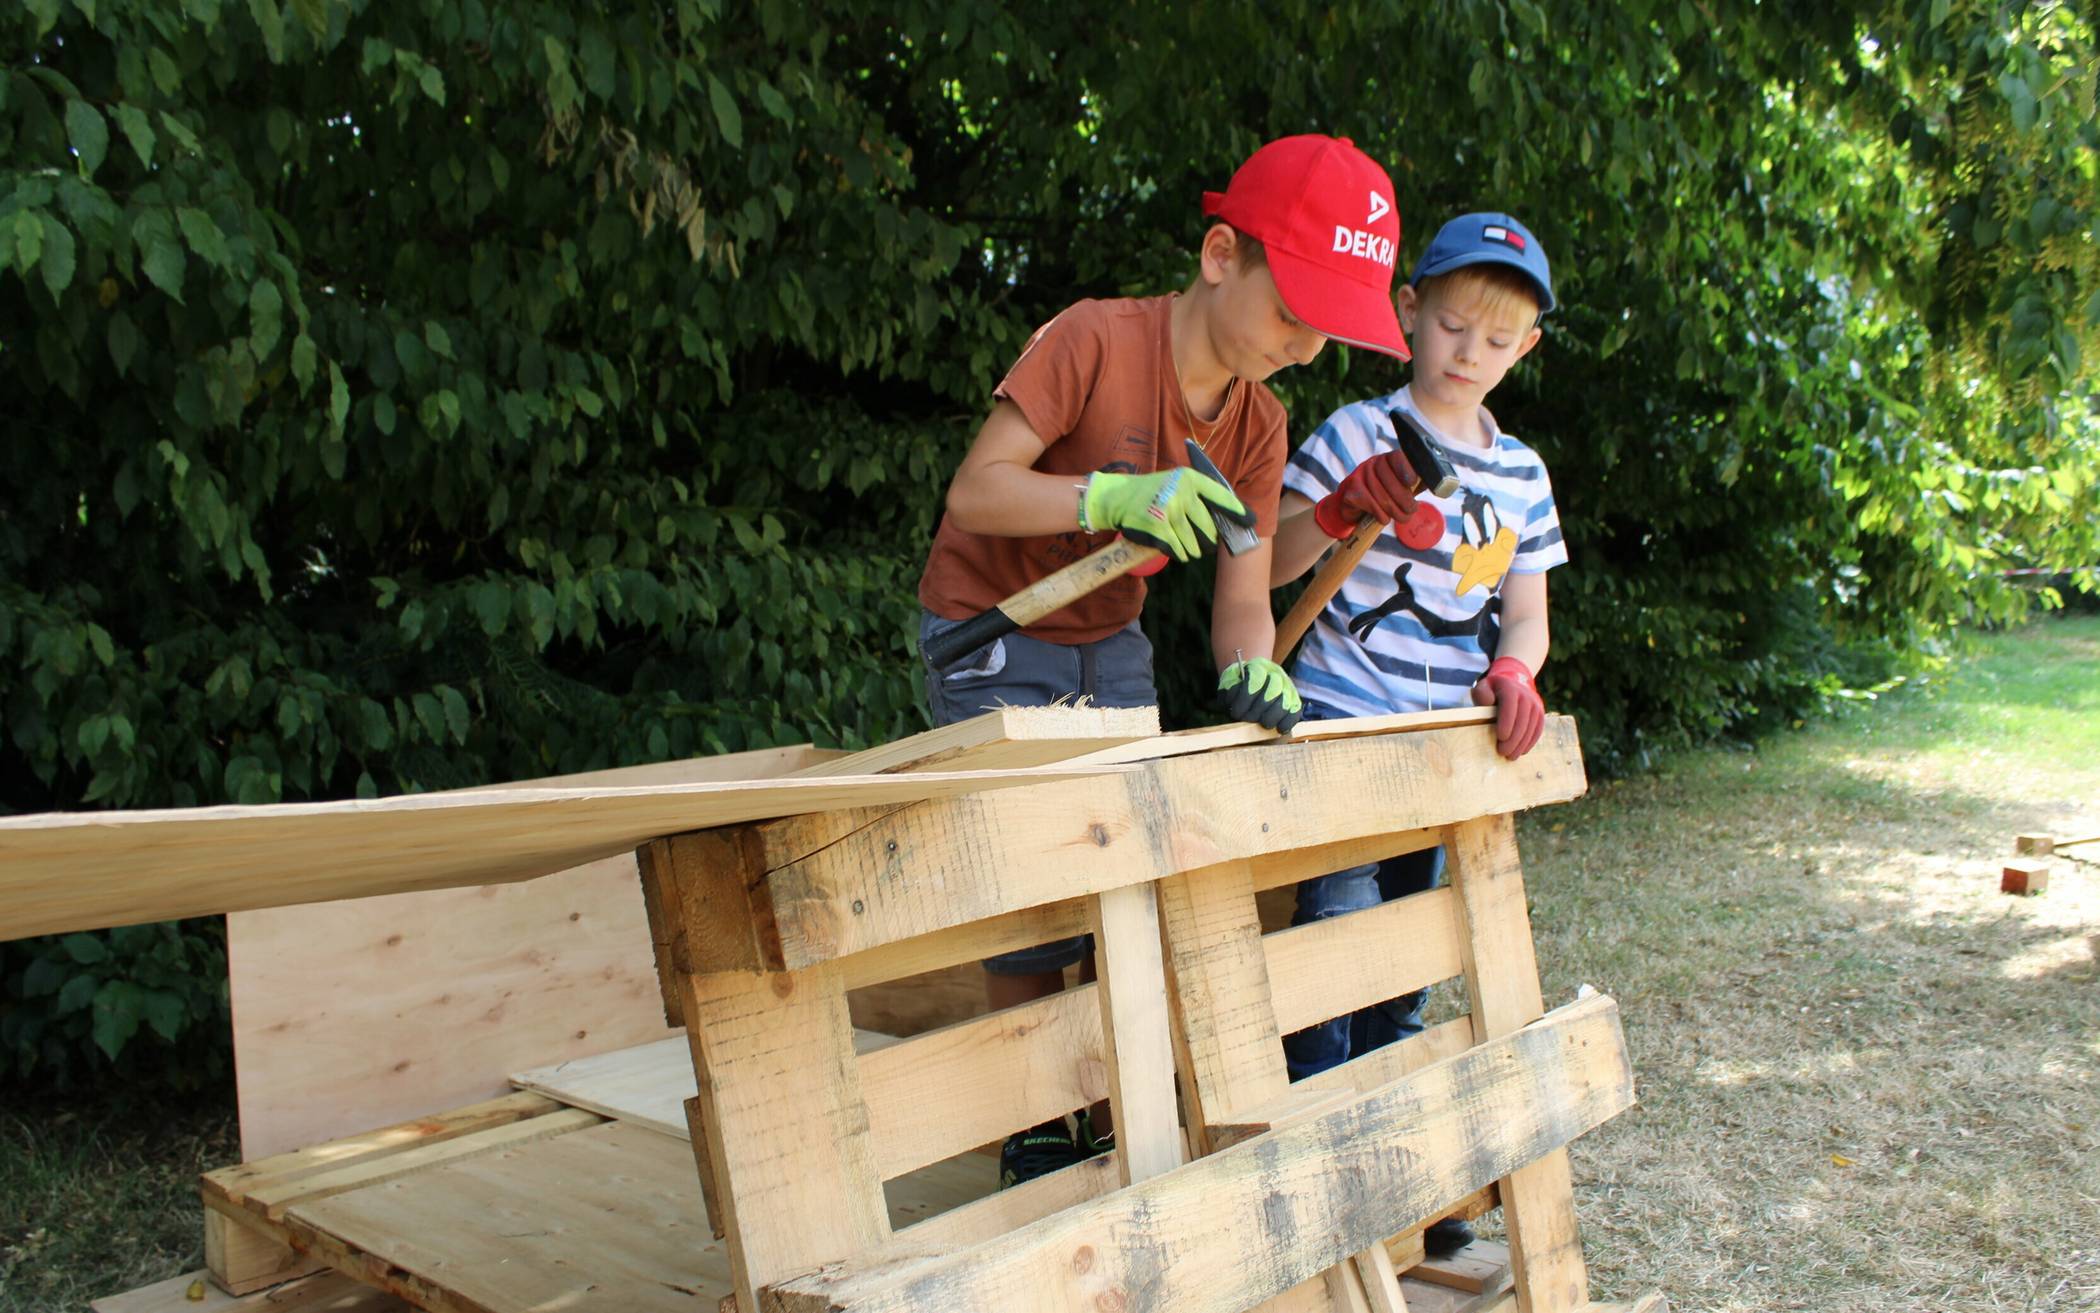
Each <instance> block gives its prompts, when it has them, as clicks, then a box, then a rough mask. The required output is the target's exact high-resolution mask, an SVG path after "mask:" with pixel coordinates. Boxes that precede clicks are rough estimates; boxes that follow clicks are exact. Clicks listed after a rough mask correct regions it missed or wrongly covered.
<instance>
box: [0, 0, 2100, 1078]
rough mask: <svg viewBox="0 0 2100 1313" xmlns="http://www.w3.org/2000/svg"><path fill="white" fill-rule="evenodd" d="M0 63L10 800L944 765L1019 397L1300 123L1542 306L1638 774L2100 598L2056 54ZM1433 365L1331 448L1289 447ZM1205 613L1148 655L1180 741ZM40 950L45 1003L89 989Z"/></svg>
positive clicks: (1713, 42)
mask: <svg viewBox="0 0 2100 1313" xmlns="http://www.w3.org/2000/svg"><path fill="white" fill-rule="evenodd" d="M0 52H4V61H0V388H4V395H5V396H6V397H7V408H8V415H9V418H8V430H7V435H6V439H5V441H4V442H0V487H4V488H5V489H6V490H7V491H6V495H5V497H4V498H0V805H4V806H6V807H9V808H12V809H15V810H19V811H34V810H42V809H49V808H71V807H81V806H150V805H191V804H199V803H212V802H222V801H234V802H251V803H252V802H266V801H271V800H275V799H280V798H287V799H288V798H328V797H346V796H353V795H372V794H376V793H383V792H392V791H397V790H404V789H419V788H431V787H444V786H452V785H460V784H468V783H475V782H480V781H484V780H490V779H516V778H527V777H534V776H542V775H548V774H554V773H559V772H565V771H574V770H585V769H592V768H597V767H602V766H608V765H616V764H622V763H628V762H637V761H644V760H651V759H661V758H667V757H674V756H683V755H689V754H694V753H703V752H714V751H723V750H734V749H740V748H747V747H754V746H763V745H766V744H770V743H775V742H781V741H796V740H801V739H804V738H815V739H817V740H819V741H821V742H827V743H841V744H846V745H857V744H861V743H866V742H870V741H877V740H881V739H885V738H889V737H893V736H896V735H899V734H903V733H906V732H909V731H911V730H913V729H915V728H917V727H918V726H919V725H920V724H921V723H922V722H921V718H920V712H919V710H918V695H917V691H916V689H915V680H916V678H917V676H916V675H915V671H914V662H913V659H912V654H911V637H910V635H911V633H912V632H913V619H914V617H915V614H916V603H915V601H914V596H913V592H914V585H915V582H916V578H917V573H918V568H919V564H920V562H921V560H922V558H923V553H924V550H925V546H926V544H927V542H928V541H929V539H930V537H931V533H932V529H933V526H934V523H935V520H936V517H937V515H938V512H939V499H940V495H941V491H942V489H943V487H944V486H945V482H946V479H947V476H948V473H949V472H950V470H952V468H953V466H954V463H955V461H956V459H957V458H958V457H959V455H960V453H961V451H962V449H963V446H964V444H966V442H967V441H968V438H969V436H970V434H971V433H972V432H973V431H974V427H975V424H976V423H977V421H978V419H979V418H980V417H981V415H982V414H983V412H984V410H985V409H986V407H987V404H988V397H989V390H990V388H991V386H992V384H993V383H994V382H995V381H996V379H997V377H998V376H999V374H1000V372H1001V371H1002V369H1003V368H1004V366H1005V365H1006V364H1007V363H1008V362H1009V361H1010V360H1011V358H1012V357H1013V355H1014V353H1015V351H1016V350H1017V348H1018V347H1019V345H1020V344H1021V343H1022V342H1023V341H1024V340H1025V337H1026V335H1027V333H1028V332H1029V331H1030V330H1031V329H1032V328H1033V327H1034V326H1035V325H1036V324H1038V323H1040V322H1041V321H1043V320H1044V319H1046V318H1048V317H1049V316H1050V315H1051V314H1053V313H1055V312H1056V311H1057V310H1058V309H1059V308H1061V307H1062V306H1063V305H1065V304H1067V303H1068V302H1070V301H1071V300H1073V299H1075V298H1078V297H1081V296H1087V295H1113V294H1118V293H1123V292H1149V291H1157V290H1163V289H1166V288H1170V287H1173V286H1176V285H1178V284H1180V283H1182V282H1184V281H1185V280H1186V279H1187V277H1188V276H1189V273H1190V268H1191V262H1190V259H1189V251H1190V249H1191V248H1192V246H1193V244H1194V242H1195V240H1196V238H1197V236H1198V235H1199V234H1200V231H1201V226H1202V225H1201V219H1200V216H1199V214H1198V208H1197V200H1198V196H1199V194H1200V192H1201V191H1202V190H1203V189H1204V188H1206V187H1212V188H1215V187H1217V186H1219V185H1221V184H1222V183H1223V181H1224V180H1225V178H1226V177H1227V176H1228V174H1229V172H1230V170H1231V168H1232V167H1233V165H1234V164H1235V163H1236V162H1237V161H1238V160H1239V159H1241V158H1243V157H1244V156H1245V154H1246V153H1247V152H1248V151H1250V150H1251V149H1252V148H1253V147H1254V146H1256V145H1257V144H1259V143H1260V142H1261V141H1262V140H1264V139H1266V138H1269V137H1272V136H1276V135H1281V134H1283V133H1287V132H1295V131H1305V130H1324V131H1333V132H1339V133H1344V134H1347V135H1350V136H1353V137H1354V138H1356V139H1357V140H1358V141H1359V142H1360V143H1361V144H1362V145H1364V146H1365V147H1366V148H1367V149H1368V150H1369V151H1370V152H1371V153H1372V154H1373V155H1375V156H1377V157H1378V158H1380V159H1381V160H1383V161H1384V162H1386V163H1387V164H1388V166H1389V168H1390V170H1391V171H1392V173H1393V175H1394V178H1395V181H1396V184H1397V188H1398V192H1399V198H1400V205H1401V210H1402V212H1403V214H1404V216H1405V218H1406V225H1407V234H1408V236H1407V240H1406V241H1405V242H1404V252H1403V261H1405V260H1409V259H1411V258H1412V257H1413V254H1414V253H1415V252H1416V251H1418V250H1419V247H1420V243H1421V241H1422V240H1423V239H1424V237H1426V234H1427V233H1428V232H1429V231H1431V230H1433V228H1434V227H1435V225H1436V224H1437V223H1439V222H1440V221H1441V220H1442V219H1443V218H1444V217H1446V216H1448V215H1449V214H1451V213H1454V212H1457V211H1459V210H1461V209H1468V208H1502V209H1510V210H1514V211H1516V212H1518V213H1520V214H1522V215H1524V216H1525V217H1526V219H1527V221H1529V222H1530V223H1531V225H1532V226H1533V227H1534V228H1535V229H1536V230H1537V231H1538V232H1539V233H1540V235H1541V237H1542V238H1543V240H1544V241H1545V242H1546V243H1547V245H1548V249H1549V250H1550V251H1551V253H1552V254H1553V256H1554V258H1555V261H1556V268H1557V270H1558V281H1559V284H1560V290H1561V293H1562V299H1563V301H1564V302H1565V303H1566V306H1567V309H1566V310H1565V312H1564V313H1562V314H1559V315H1556V316H1555V317H1554V318H1553V319H1552V320H1551V321H1549V336H1548V339H1547V342H1546V345H1545V346H1544V347H1543V348H1542V349H1541V351H1540V352H1539V353H1538V354H1536V355H1535V356H1533V357H1532V359H1531V361H1530V362H1527V364H1526V365H1525V366H1523V367H1522V368H1521V369H1520V370H1519V372H1518V376H1517V377H1516V379H1515V380H1514V381H1513V383H1512V384H1511V385H1510V386H1509V387H1508V389H1507V390H1506V391H1505V393H1503V394H1498V398H1497V411H1498V415H1499V416H1500V418H1501V419H1502V420H1503V422H1504V424H1505V425H1506V426H1507V427H1509V428H1510V429H1511V430H1512V431H1514V432H1517V433H1519V434H1521V435H1524V436H1526V437H1527V438H1530V439H1532V440H1533V441H1534V442H1535V443H1536V444H1537V445H1538V446H1539V447H1540V448H1541V449H1542V450H1543V451H1544V453H1545V455H1546V457H1547V459H1548V461H1549V463H1550V464H1551V466H1552V468H1553V470H1554V472H1555V478H1556V487H1557V492H1558V495H1559V499H1560V502H1561V505H1562V508H1563V515H1564V517H1565V519H1566V522H1567V533H1568V537H1569V541H1570V547H1571V552H1572V554H1573V556H1574V564H1573V566H1572V567H1571V568H1570V569H1568V570H1566V571H1563V572H1560V573H1558V574H1557V575H1556V577H1555V580H1554V588H1555V606H1554V610H1555V649H1556V650H1555V658H1554V662H1553V665H1552V667H1551V668H1550V669H1549V670H1548V671H1547V674H1546V678H1545V680H1544V685H1545V688H1546V690H1547V694H1548V698H1549V700H1550V701H1551V702H1552V703H1554V704H1555V705H1556V706H1558V707H1562V708H1565V709H1568V710H1572V711H1574V712H1576V713H1577V714H1579V715H1580V716H1581V717H1582V718H1583V724H1584V732H1585V741H1586V743H1587V744H1588V745H1589V748H1590V750H1591V752H1592V754H1593V757H1592V759H1593V763H1594V764H1595V765H1596V766H1598V767H1599V768H1602V769H1613V768H1617V767H1618V766H1620V765H1621V764H1622V763H1624V762H1626V761H1627V760H1629V759H1630V758H1631V757H1632V756H1633V755H1634V754H1638V753H1639V752H1641V751H1642V750H1643V749H1644V748H1645V747H1646V746H1648V745H1651V744H1655V743H1658V742H1668V741H1674V740H1681V739H1684V738H1687V737H1700V736H1705V735H1708V734H1711V733H1714V732H1717V731H1721V730H1726V729H1729V728H1735V727H1743V726H1747V725H1751V724H1754V723H1756V722H1758V721H1759V720H1760V719H1762V718H1772V717H1794V716H1798V715H1800V714H1803V713H1805V712H1806V711H1808V710H1810V709H1811V708H1812V707H1813V706H1814V704H1815V702H1816V700H1817V699H1818V698H1819V697H1821V696H1823V695H1825V694H1826V693H1827V692H1828V691H1829V690H1830V689H1831V688H1832V687H1833V686H1834V685H1835V683H1836V682H1837V681H1838V680H1839V678H1840V677H1841V676H1842V675H1844V674H1845V673H1846V672H1847V671H1848V669H1851V668H1850V667H1847V666H1846V665H1845V661H1846V660H1847V658H1848V654H1856V653H1860V652H1865V653H1868V654H1870V655H1872V654H1895V655H1902V654H1908V653H1916V652H1919V651H1922V650H1925V649H1926V648H1927V647H1928V646H1929V645H1930V644H1931V643H1932V642H1933V641H1934V639H1935V637H1936V636H1937V635H1939V634H1941V633H1943V632H1944V631H1945V630H1946V628H1947V627H1948V626H1949V625H1950V624H1952V623H1954V622H1956V621H1959V620H1961V619H1964V618H1969V617H1974V616H1985V617H2003V616H2007V615H2010V614H2012V613H2013V612H2014V611H2015V610H2016V609H2017V608H2018V606H2019V605H2020V602H2021V599H2020V597H2019V596H2018V595H2016V594H2014V593H2012V592H2010V591H2009V590H2008V589H2006V588H2005V587H2004V586H2003V585H2002V584H2001V582H2000V578H1999V576H2000V572H2001V570H2002V569H2003V568H2005V567H2007V566H2010V565H2027V566H2039V567H2046V568H2050V569H2072V568H2079V567H2088V566H2090V565H2092V563H2093V562H2094V561H2095V560H2096V559H2100V552H2096V550H2095V542H2094V538H2095V528H2094V524H2093V517H2092V515H2091V511H2090V507H2091V502H2092V497H2093V491H2094V482H2095V469H2096V465H2100V438H2096V433H2095V423H2094V419H2093V407H2092V399H2091V385H2092V379H2093V365H2092V362H2093V361H2094V360H2095V359H2096V354H2095V352H2096V348H2100V342H2096V340H2095V334H2096V324H2100V268H2096V258H2100V257H2096V254H2095V251H2096V245H2095V225H2096V207H2095V180H2094V170H2095V158H2096V154H2095V152H2096V146H2100V139H2096V129H2095V126H2094V125H2095V121H2096V115H2095V104H2094V96H2095V87H2094V77H2095V74H2094V69H2095V67H2096V63H2095V56H2096V50H2095V43H2094V34H2093V30H2092V26H2091V22H2090V19H2089V18H2088V17H2086V16H2083V15H2081V14H2080V13H2079V12H2078V11H2076V10H2074V9H2072V8H2070V7H2067V6H2062V5H2057V4H2027V3H1983V2H1980V0H1917V2H1915V3H1884V4H1879V5H1870V6H1866V7H1864V8H1857V7H1847V6H1832V5H1810V4H1805V3H1792V2H1789V3H1776V4H1775V3H1764V4H1757V5H1743V4H1728V3H1725V2H1722V0H1713V2H1710V3H1705V4H1692V3H1689V2H1685V3H1678V4H1668V3H1659V2H1656V0H1636V2H1634V3H1628V4H1615V5H1598V4H1574V3H1562V2H1556V0H1510V2H1509V3H1506V4H1501V5H1478V4H1468V3H1443V4H1410V5H1405V6H1400V5H1391V6H1387V5H1363V6H1332V7H1330V6H1323V5H1312V4H1308V3H1302V2H1300V0H1284V2H1283V3H1269V4H1261V5H1254V4H1238V3H1236V4H1204V5H1196V6H1167V5H1137V6H1128V5H1124V6H1100V5H1084V4H1081V5H1067V6H1038V5H1026V6H1022V5H1011V6H1009V5H999V4H971V5H937V4H928V3H923V2H921V0H903V2H902V3H892V4H887V5H880V6H878V5H870V4H866V3H856V2H851V0H841V2H837V3H817V4H808V5H792V6H791V5H786V4H782V3H777V2H773V0H768V2H764V3H758V4H754V5H725V4H723V3H721V0H666V2H665V3H662V4H658V5H654V6H647V7H642V8H639V9H637V8H635V7H630V6H589V5H571V4H557V3H550V2H547V0H522V2H521V3H515V4H507V5H495V4H490V3H486V2H485V0H431V2H430V3H426V4H417V5H381V4H372V3H367V2H366V0H349V2H346V0H290V3H282V2H281V0H249V2H248V3H245V4H233V3H224V2H223V0H28V2H27V3H26V4H22V5H17V6H12V7H10V8H9V9H8V11H7V12H6V13H5V14H4V15H0ZM1402 377H1403V375H1402V374H1400V373H1399V372H1397V371H1396V369H1395V368H1394V367H1393V366H1392V365H1391V364H1389V363H1388V362H1386V361H1384V360H1382V359H1380V358H1373V357H1364V356H1358V357H1356V358H1353V359H1352V358H1351V356H1350V353H1349V352H1347V351H1346V350H1342V349H1336V350H1332V351H1330V352H1328V353H1327V354H1326V355H1325V356H1323V357H1322V359H1321V360H1320V361H1318V362H1317V363H1316V364H1315V365H1314V366H1312V367H1309V368H1306V369H1301V370H1296V371H1292V372H1291V374H1289V375H1286V376H1284V377H1283V379H1282V380H1281V381H1280V386H1279V392H1280V393H1281V395H1283V397H1284V399H1285V401H1286V402H1287V404H1288V405H1289V406H1290V408H1291V411H1292V414H1293V417H1294V432H1295V433H1296V434H1297V435H1299V436H1302V435H1303V434H1305V433H1306V432H1309V431H1310V428H1311V427H1312V425H1313V424H1315V423H1317V422H1318V420H1319V419H1320V418H1321V417H1322V416H1324V415H1325V414H1326V413H1327V411H1329V410H1330V409H1332V408H1333V407H1334V406H1336V405H1338V404H1340V403H1342V402H1345V401H1348V400H1351V399H1354V398H1356V397H1360V396H1363V395H1367V394H1370V393H1373V392H1379V391H1384V390H1387V389H1389V388H1391V387H1393V386H1395V385H1396V384H1397V383H1398V382H1399V381H1400V379H1401V378H1402ZM1202 574H1207V572H1199V571H1172V572H1169V575H1168V576H1166V577H1164V578H1163V586H1162V587H1161V589H1160V599H1159V605H1158V606H1156V607H1155V608H1154V613H1153V615H1152V617H1151V620H1150V621H1149V623H1150V624H1151V626H1152V628H1153V631H1154V638H1155V640H1156V641H1157V642H1158V644H1159V645H1160V648H1161V660H1160V668H1161V672H1162V678H1163V684H1164V690H1165V694H1166V698H1167V706H1168V712H1169V715H1170V717H1172V718H1175V719H1179V720H1184V721H1186V720H1188V719H1190V718H1193V717H1195V716H1197V715H1201V714H1206V712H1205V703H1206V702H1207V690H1208V685H1209V682H1210V676H1209V672H1208V671H1207V670H1206V669H1205V668H1204V667H1205V658H1204V656H1203V655H1202V654H1203V653H1205V652H1206V651H1207V647H1206V645H1205V644H1204V643H1203V642H1202V641H1201V637H1200V633H1201V626H1202V624H1203V615H1204V612H1205V609H1206V607H1205V605H1204V597H1203V594H1204V593H1205V592H1206V591H1207V581H1206V580H1204V579H1203V578H1200V577H1199V576H1200V575H1202ZM1177 576H1178V577H1177ZM0 953H4V954H5V955H4V956H0V977H4V978H5V979H6V980H7V985H6V989H7V991H8V993H9V994H11V995H12V996H14V997H18V998H19V997H21V996H23V995H24V994H29V993H36V992H37V990H38V989H40V988H41V986H42V985H43V984H46V983H50V981H49V980H47V979H45V977H44V976H39V980H38V982H36V983H37V988H35V989H32V988H31V985H30V983H29V982H27V981H26V979H25V977H26V975H27V973H28V971H29V969H30V967H31V966H32V965H33V964H34V962H35V961H41V960H47V959H51V958H53V956H54V955H67V953H68V950H66V949H65V948H64V946H63V945H54V944H52V943H48V942H47V943H43V944H41V945H35V946H24V947H18V948H15V949H9V950H0ZM69 960H70V959H69ZM74 965H75V966H84V965H87V964H83V963H78V962H75V963H74ZM53 970H56V968H53ZM53 978H54V979H55V977H53ZM71 978H72V977H70V976H69V977H68V978H67V979H68V981H70V979H71ZM69 987H71V986H70V985H69V984H67V983H66V982H60V988H61V989H65V988H69ZM101 987H102V986H101V984H99V983H98V984H97V985H96V989H97V990H98V991H99V990H100V989H101ZM87 988H88V986H86V985H80V986H78V989H79V990H83V991H84V990H86V989H87ZM39 997H41V994H39ZM98 997H99V995H98ZM0 1006H7V1005H5V1004H0ZM156 1006H160V1007H161V1008H162V1009H163V1010H164V1011H165V1012H166V1015H167V1017H168V1019H169V1020H170V1021H171V1023H172V1021H173V1017H174V1013H173V1010H172V1005H167V1004H162V1005H156ZM191 1011H192V1012H194V1009H192V1010H191ZM24 1015H26V1014H24ZM39 1015H40V1016H44V1017H45V1019H46V1020H50V1019H51V1017H50V1016H49V1015H47V1014H41V1013H40V1014H39ZM68 1015H70V1014H68ZM140 1015H142V1016H144V1017H146V1019H147V1020H148V1021H149V1022H150V1021H152V1020H153V1013H152V1012H150V1011H141V1013H140ZM18 1024H20V1023H18ZM51 1033H55V1032H51ZM175 1033H176V1034H177V1035H179V1034H180V1033H181V1030H180V1027H177V1028H176V1030H175ZM12 1049H13V1051H14V1052H15V1053H16V1054H17V1055H18V1061H19V1060H21V1059H22V1057H23V1056H25V1055H26V1054H27V1052H28V1050H25V1049H24V1048H23V1047H22V1046H21V1045H19V1044H14V1045H12ZM5 1060H6V1059H5V1058H4V1057H0V1061H5Z"/></svg>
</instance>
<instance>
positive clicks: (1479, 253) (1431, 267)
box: [1407, 214, 1553, 315]
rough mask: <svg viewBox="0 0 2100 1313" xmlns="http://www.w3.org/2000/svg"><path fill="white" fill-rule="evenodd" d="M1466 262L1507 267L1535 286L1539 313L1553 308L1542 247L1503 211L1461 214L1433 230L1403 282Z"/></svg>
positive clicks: (1550, 279) (1413, 282) (1412, 282)
mask: <svg viewBox="0 0 2100 1313" xmlns="http://www.w3.org/2000/svg"><path fill="white" fill-rule="evenodd" d="M1469 264H1506V265H1508V266H1510V267H1511V268H1513V269H1515V270H1517V271H1518V272H1520V273H1522V274H1524V275H1525V276H1526V277H1528V278H1529V279H1531V282H1532V285H1533V286H1534V287H1536V288H1537V289H1538V294H1539V313H1540V314H1542V315H1543V314H1545V313H1546V312H1547V311H1549V310H1551V309H1552V308H1553V272H1552V270H1551V269H1549V268H1548V267H1547V265H1546V250H1545V248H1544V247H1542V246H1540V245H1539V239H1538V238H1536V237H1533V236H1532V235H1531V229H1529V228H1526V227H1525V226H1524V225H1523V224H1521V223H1518V222H1517V221H1516V220H1515V219H1513V218H1511V217H1510V216H1509V215H1506V214H1461V215H1460V216H1458V217H1457V218H1456V219H1453V220H1452V221H1451V222H1449V223H1447V224H1445V225H1444V226H1443V227H1441V228H1439V229H1437V231H1436V236H1435V237H1434V238H1433V239H1431V241H1430V243H1429V249H1428V250H1426V251H1424V252H1422V258H1421V259H1419V260H1417V261H1415V271H1414V272H1413V273H1411V274H1409V275H1408V276H1407V281H1408V284H1409V285H1410V286H1415V285H1418V284H1420V283H1421V281H1422V280H1423V279H1424V278H1434V277H1436V276H1437V275H1438V274H1448V273H1450V272H1451V271H1452V270H1453V269H1463V268H1465V267H1466V266H1467V265H1469Z"/></svg>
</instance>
